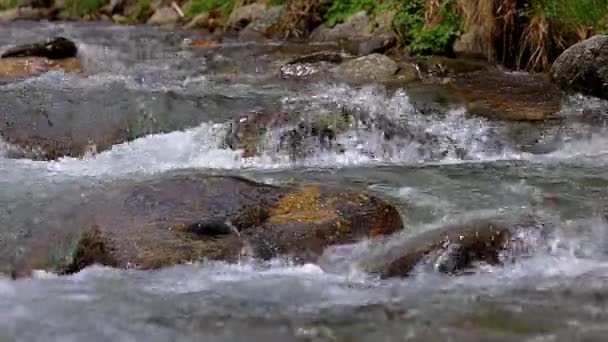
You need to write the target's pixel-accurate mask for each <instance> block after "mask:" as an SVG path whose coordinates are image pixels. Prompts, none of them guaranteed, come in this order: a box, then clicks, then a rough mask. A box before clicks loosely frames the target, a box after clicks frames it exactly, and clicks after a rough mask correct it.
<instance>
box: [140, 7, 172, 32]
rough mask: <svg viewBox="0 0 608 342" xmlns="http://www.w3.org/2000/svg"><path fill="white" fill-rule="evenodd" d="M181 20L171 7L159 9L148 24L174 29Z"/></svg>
mask: <svg viewBox="0 0 608 342" xmlns="http://www.w3.org/2000/svg"><path fill="white" fill-rule="evenodd" d="M179 20H180V16H179V14H178V13H177V12H176V11H175V9H173V8H172V7H171V6H163V7H160V8H158V9H157V10H156V11H155V12H154V14H153V15H152V17H150V19H148V21H147V22H146V24H148V25H158V26H164V27H174V26H175V25H177V23H178V22H179Z"/></svg>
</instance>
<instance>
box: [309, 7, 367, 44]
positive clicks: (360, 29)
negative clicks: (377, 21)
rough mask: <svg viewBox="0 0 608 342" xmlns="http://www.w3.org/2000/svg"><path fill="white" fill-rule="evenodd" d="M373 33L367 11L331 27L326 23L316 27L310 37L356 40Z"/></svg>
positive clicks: (327, 39)
mask: <svg viewBox="0 0 608 342" xmlns="http://www.w3.org/2000/svg"><path fill="white" fill-rule="evenodd" d="M371 34H372V28H371V20H370V18H369V15H368V14H367V12H366V11H361V12H359V13H356V14H354V15H353V16H351V17H350V18H349V19H348V20H347V21H345V22H344V23H341V24H337V25H336V26H334V27H333V28H329V27H328V26H327V25H326V24H323V25H321V26H319V27H318V28H317V29H315V30H314V31H313V32H312V33H311V35H310V39H311V40H313V41H341V40H355V39H358V38H361V37H368V36H371Z"/></svg>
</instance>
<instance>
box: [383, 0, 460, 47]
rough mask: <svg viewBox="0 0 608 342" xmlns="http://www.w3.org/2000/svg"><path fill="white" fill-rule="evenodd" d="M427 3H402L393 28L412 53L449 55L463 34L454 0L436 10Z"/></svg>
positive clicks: (441, 4)
mask: <svg viewBox="0 0 608 342" xmlns="http://www.w3.org/2000/svg"><path fill="white" fill-rule="evenodd" d="M427 2H428V1H424V0H412V1H407V2H404V3H402V4H401V6H400V7H399V9H398V12H397V14H396V16H395V20H394V22H393V26H394V28H395V30H396V31H397V32H398V34H399V35H400V37H401V38H402V40H403V42H404V43H405V44H406V45H407V46H408V49H409V50H410V51H411V52H412V53H416V54H445V53H449V52H450V50H451V48H452V43H453V42H454V40H456V38H458V36H459V35H460V33H461V26H462V20H461V17H460V16H459V15H457V13H456V11H455V5H454V1H452V0H446V1H443V2H442V3H440V4H439V5H438V7H435V8H429V7H428V6H427Z"/></svg>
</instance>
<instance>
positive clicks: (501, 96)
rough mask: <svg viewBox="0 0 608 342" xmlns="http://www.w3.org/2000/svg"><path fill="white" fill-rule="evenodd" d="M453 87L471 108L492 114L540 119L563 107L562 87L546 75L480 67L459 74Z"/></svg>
mask: <svg viewBox="0 0 608 342" xmlns="http://www.w3.org/2000/svg"><path fill="white" fill-rule="evenodd" d="M450 88H451V90H452V91H453V93H454V94H456V95H457V96H458V97H460V98H461V99H462V100H464V102H465V104H466V107H467V109H468V110H469V112H471V113H473V114H479V115H483V116H488V117H492V118H498V119H507V120H516V121H538V120H544V119H545V118H546V117H547V116H549V115H551V114H554V113H556V112H558V111H559V110H560V108H561V92H560V90H559V89H558V88H557V87H556V86H555V85H553V84H552V83H551V82H550V81H549V80H548V79H547V78H545V77H544V76H543V75H533V74H527V73H505V72H501V71H498V70H496V71H477V72H471V73H467V74H461V75H458V76H456V77H455V78H454V80H453V81H452V82H451V83H450Z"/></svg>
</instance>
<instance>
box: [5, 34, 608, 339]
mask: <svg viewBox="0 0 608 342" xmlns="http://www.w3.org/2000/svg"><path fill="white" fill-rule="evenodd" d="M57 35H62V36H66V37H68V38H71V39H73V40H74V41H76V42H78V44H79V51H80V56H79V57H80V59H81V61H82V63H83V66H84V69H85V71H86V72H87V73H88V75H87V76H84V77H83V76H80V75H74V74H65V73H63V72H57V71H54V72H50V73H47V74H44V75H41V76H37V77H32V78H27V79H23V80H11V81H10V82H9V81H3V82H0V111H11V112H13V113H25V112H27V111H43V112H46V113H49V116H50V117H62V118H64V119H65V120H67V119H66V118H68V119H69V120H75V121H76V122H78V123H79V125H80V126H81V127H83V129H84V130H86V129H95V127H97V126H98V125H103V124H104V123H105V122H107V121H109V120H111V118H112V117H113V116H116V115H131V116H132V117H133V118H134V119H135V120H139V121H138V122H140V123H141V124H140V125H139V126H138V127H139V128H140V129H141V130H140V131H139V132H134V133H133V134H135V135H136V137H137V138H136V139H135V140H134V141H132V142H130V143H124V144H120V145H116V146H114V147H113V148H112V149H111V150H108V151H103V152H100V153H99V154H96V155H92V156H85V157H84V158H72V157H65V158H60V159H59V160H56V161H32V160H28V159H13V158H10V153H9V150H10V146H8V144H6V143H3V142H0V189H1V191H0V240H4V242H5V243H6V241H11V239H15V241H17V240H18V239H17V238H15V237H17V236H19V235H20V234H21V235H23V234H25V235H33V236H36V234H37V230H36V229H37V227H38V226H43V225H40V223H41V222H46V221H49V220H59V222H60V220H65V219H68V218H65V217H62V216H61V215H58V214H56V213H58V212H61V208H65V207H71V206H78V205H80V204H79V203H80V202H81V201H83V199H84V198H86V197H87V196H88V195H89V194H91V193H93V192H95V191H99V188H100V187H103V186H104V184H108V183H112V182H116V181H125V182H129V181H134V180H138V179H141V178H142V177H155V178H156V177H157V178H162V177H163V175H165V174H168V173H171V172H174V171H177V170H184V169H187V170H190V172H197V173H206V174H231V175H241V176H246V177H248V178H251V179H255V180H258V181H260V182H266V183H272V184H283V183H289V182H297V183H302V182H307V181H317V182H323V183H328V184H339V185H341V186H343V187H347V188H351V189H356V190H364V191H367V192H369V193H372V194H375V195H378V196H380V197H382V198H385V199H388V200H390V201H392V202H393V203H396V204H397V206H398V208H399V210H400V211H401V213H402V216H403V220H404V224H405V227H406V229H405V231H404V232H403V233H401V234H400V236H398V237H396V238H404V237H407V236H412V235H415V234H417V233H419V232H421V231H425V230H429V229H433V228H435V227H437V226H441V225H442V224H444V223H449V222H454V221H461V220H467V219H471V218H483V217H493V216H496V215H504V216H514V215H518V214H521V213H532V214H534V215H535V216H537V217H541V218H542V219H543V220H544V221H545V222H548V223H550V224H551V225H553V226H555V228H556V229H555V233H554V234H553V235H552V237H551V239H550V240H549V241H547V242H545V243H544V244H543V245H542V246H541V247H540V248H538V251H536V252H535V253H534V255H532V256H530V257H528V258H525V259H523V260H518V262H516V263H512V264H507V265H505V266H504V267H484V268H482V269H480V270H479V272H477V273H476V274H472V275H467V276H463V277H453V276H446V275H438V274H436V273H434V272H424V271H421V272H418V273H417V274H416V275H415V276H412V277H410V278H407V279H391V280H381V279H378V278H376V277H373V276H371V275H369V274H365V273H364V272H362V271H361V270H360V269H358V267H357V262H356V260H357V258H358V256H359V257H360V256H361V255H365V254H366V253H368V252H369V249H370V248H371V247H370V246H369V244H368V243H366V242H362V243H360V244H358V245H355V246H347V247H345V248H347V249H348V251H349V253H353V254H351V255H350V257H349V258H347V260H341V259H340V257H341V255H342V254H341V249H340V248H335V249H332V250H329V251H327V252H326V254H327V255H326V257H327V258H329V259H332V258H333V259H335V260H337V261H336V263H338V264H339V266H340V267H338V269H339V271H338V272H327V271H323V270H322V269H321V268H320V267H319V266H317V265H312V264H306V265H293V264H290V263H289V262H287V261H284V260H274V261H271V262H268V263H264V264H257V263H256V264H249V263H242V264H238V265H229V264H224V263H211V262H209V263H200V264H193V265H181V266H176V267H173V268H169V269H163V270H158V271H133V270H129V271H125V270H115V269H110V268H104V267H98V266H94V267H90V268H87V269H85V270H83V271H81V272H80V273H77V274H74V275H71V276H64V277H58V276H55V275H52V274H49V273H44V272H39V273H37V274H36V276H35V277H33V278H31V279H20V280H15V281H13V280H9V279H4V280H2V279H0V317H2V319H0V341H45V342H46V341H91V342H93V341H136V340H137V341H201V340H203V341H211V340H213V341H251V340H266V341H407V340H412V341H461V340H470V341H488V340H495V341H603V340H605V336H606V334H607V333H608V326H607V325H606V324H605V322H606V320H607V319H608V255H607V252H608V235H607V233H608V223H607V221H606V220H607V218H606V210H607V208H606V204H605V203H604V201H605V200H606V197H607V196H608V187H607V186H608V174H607V173H606V169H607V168H608V129H607V128H606V126H605V124H604V122H603V120H602V117H601V115H604V117H603V118H605V117H606V115H607V114H608V112H607V110H606V109H607V108H608V103H606V102H603V101H601V100H598V99H594V98H586V97H582V96H578V95H570V96H565V97H564V100H563V102H564V108H563V109H562V111H561V113H559V115H557V118H555V119H552V120H548V121H547V122H545V123H534V124H528V123H513V122H506V121H493V120H488V119H484V118H480V117H475V116H470V115H468V114H467V113H466V110H465V109H464V108H463V107H462V106H461V105H460V104H458V103H455V102H452V101H451V100H450V99H449V97H446V96H444V95H443V94H442V92H441V91H440V90H439V89H437V88H435V87H433V86H429V85H427V84H422V83H420V84H416V83H413V84H412V83H410V84H407V85H405V86H402V87H401V86H395V85H394V84H392V85H378V84H370V85H365V86H352V85H347V84H344V83H341V82H333V81H330V80H327V79H318V80H316V79H315V80H299V79H282V78H281V77H278V71H279V70H280V67H281V66H282V65H283V63H285V61H286V60H287V59H289V57H290V56H294V55H297V54H298V53H303V52H302V51H309V50H312V49H321V50H322V49H324V48H325V47H322V46H317V47H312V48H311V47H310V46H308V47H307V46H300V45H297V44H295V43H290V44H287V43H285V44H278V43H276V44H270V43H264V44H261V43H260V44H257V43H243V42H239V41H238V40H237V39H231V38H230V37H227V38H225V39H224V42H223V45H222V47H221V48H220V49H212V50H206V49H196V48H192V47H190V46H189V44H190V42H191V41H194V40H197V39H201V38H204V37H203V36H202V35H200V34H197V33H192V32H181V31H180V32H169V31H163V30H160V29H156V28H150V27H143V26H141V27H120V26H112V25H108V24H100V23H91V24H76V23H57V24H50V23H29V22H20V23H14V24H10V25H5V26H2V27H1V28H0V50H3V49H4V48H5V47H9V46H12V45H13V44H15V43H17V42H24V41H34V40H39V38H40V37H42V36H57ZM420 102H423V103H424V104H425V105H426V107H428V108H430V110H425V111H421V110H419V104H420ZM332 108H333V109H335V108H340V109H344V110H348V111H355V112H361V113H366V115H371V116H374V115H382V116H383V117H385V118H388V120H389V121H391V122H393V123H395V124H396V125H405V126H407V127H409V131H410V132H412V134H413V136H414V139H406V138H400V137H396V138H394V139H390V140H385V139H383V138H382V137H383V136H384V135H385V134H386V132H385V131H384V130H382V129H380V128H377V127H376V128H365V129H364V128H357V127H354V128H353V127H351V128H349V129H347V130H345V131H343V132H340V133H339V134H338V135H337V137H336V141H337V143H339V144H340V146H341V151H335V150H327V149H323V148H320V147H319V146H313V148H312V150H309V151H307V153H306V154H304V155H302V156H299V157H298V158H297V159H296V160H294V159H293V158H291V156H290V155H288V154H285V153H279V152H277V148H276V147H277V145H278V144H279V140H280V139H279V137H278V136H277V134H274V133H273V132H272V131H270V132H269V133H268V134H267V140H266V141H265V142H264V143H263V146H264V149H263V150H262V152H261V153H260V154H259V155H257V156H255V157H252V158H243V157H242V153H241V151H238V150H231V149H227V148H226V147H224V146H223V140H224V137H225V135H226V133H227V131H228V127H229V121H230V120H231V119H233V118H235V117H238V115H240V114H242V113H247V112H251V111H264V112H273V111H275V112H279V111H280V112H285V113H288V114H293V113H298V114H299V115H304V116H306V115H314V114H315V113H322V112H323V111H326V110H331V109H332ZM589 110H591V111H594V112H595V113H600V114H598V115H599V116H600V117H599V118H598V115H596V117H595V118H594V119H593V120H590V119H588V118H586V117H585V115H584V113H588V111H589ZM125 113H126V114H125ZM429 136H432V137H433V143H428V144H427V143H426V141H425V139H427V138H428V137H429ZM529 137H535V138H536V137H538V138H540V143H536V142H535V143H536V145H535V146H541V147H542V146H543V143H546V145H550V146H549V147H550V148H549V149H548V150H547V151H541V152H542V153H539V150H543V149H542V148H524V145H526V144H527V145H529V144H528V143H529V141H524V140H529V139H530V138H529ZM539 144H540V145H539ZM353 251H354V252H353ZM1 253H2V252H0V254H1Z"/></svg>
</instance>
